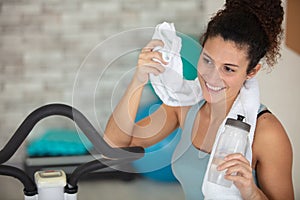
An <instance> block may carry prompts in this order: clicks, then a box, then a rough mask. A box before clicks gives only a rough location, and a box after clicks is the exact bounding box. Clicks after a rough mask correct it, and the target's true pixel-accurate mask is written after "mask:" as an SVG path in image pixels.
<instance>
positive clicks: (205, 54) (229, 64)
mask: <svg viewBox="0 0 300 200" xmlns="http://www.w3.org/2000/svg"><path fill="white" fill-rule="evenodd" d="M203 55H204V56H206V57H208V58H209V59H210V60H211V61H212V62H213V63H214V62H215V61H214V59H212V58H211V57H210V56H209V55H208V54H207V53H205V52H203ZM224 65H226V66H232V67H240V66H239V65H236V64H232V63H224Z"/></svg>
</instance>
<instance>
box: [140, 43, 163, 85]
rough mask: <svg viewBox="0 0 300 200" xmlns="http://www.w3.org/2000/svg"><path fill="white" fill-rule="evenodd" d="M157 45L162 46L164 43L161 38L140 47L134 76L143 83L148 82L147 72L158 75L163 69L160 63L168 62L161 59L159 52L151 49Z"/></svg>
mask: <svg viewBox="0 0 300 200" xmlns="http://www.w3.org/2000/svg"><path fill="white" fill-rule="evenodd" d="M157 46H164V43H163V42H162V41H161V40H152V41H151V42H149V43H148V44H147V45H146V47H144V48H143V49H142V51H141V53H140V55H139V59H138V64H137V70H136V73H135V77H136V78H137V79H138V80H139V81H140V82H141V83H143V84H146V83H147V82H148V79H149V73H152V74H154V75H159V74H160V73H162V72H164V71H165V68H164V67H163V66H162V65H161V64H168V63H167V62H165V61H164V60H163V58H162V54H161V53H160V52H157V51H152V50H153V49H154V48H155V47H157ZM155 60H158V61H159V62H161V63H159V62H158V61H155Z"/></svg>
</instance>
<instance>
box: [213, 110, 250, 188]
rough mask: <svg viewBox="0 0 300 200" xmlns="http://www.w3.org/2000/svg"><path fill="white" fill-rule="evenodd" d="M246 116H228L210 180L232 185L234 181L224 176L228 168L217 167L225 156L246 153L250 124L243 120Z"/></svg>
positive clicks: (223, 184) (228, 185) (225, 185)
mask: <svg viewBox="0 0 300 200" xmlns="http://www.w3.org/2000/svg"><path fill="white" fill-rule="evenodd" d="M243 119H244V116H241V115H238V117H237V119H232V118H228V119H227V120H226V123H225V130H224V132H223V133H221V135H220V138H219V141H218V144H217V147H216V151H215V154H214V157H213V160H212V162H211V166H210V169H209V173H208V181H210V182H212V183H215V184H218V185H222V186H224V187H231V185H232V181H230V180H227V179H225V178H224V175H225V172H226V170H223V171H218V170H217V167H218V166H219V165H220V164H222V162H224V157H226V156H227V155H228V154H232V153H241V154H243V155H245V151H246V147H247V144H248V137H247V136H248V133H249V131H250V127H251V126H250V125H249V124H247V123H245V122H243Z"/></svg>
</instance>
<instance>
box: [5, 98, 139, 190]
mask: <svg viewBox="0 0 300 200" xmlns="http://www.w3.org/2000/svg"><path fill="white" fill-rule="evenodd" d="M52 115H60V116H64V117H67V118H69V119H71V120H73V121H74V122H75V123H76V125H77V126H78V127H79V128H80V129H81V131H82V132H83V133H84V134H85V135H86V136H87V138H88V139H89V140H90V142H91V143H92V144H93V146H94V149H95V150H96V151H97V152H98V153H100V154H102V155H104V156H105V157H107V158H111V159H113V160H119V163H120V162H121V161H126V160H128V161H132V160H136V159H138V158H141V157H143V155H144V149H143V148H141V147H128V148H112V147H110V146H109V145H108V144H107V143H106V142H105V141H104V140H103V138H102V137H101V135H100V134H99V133H98V132H97V130H96V129H95V128H94V127H93V125H92V124H91V123H90V122H89V121H88V120H87V118H86V117H85V116H84V115H83V114H82V113H81V112H80V111H78V110H77V109H75V108H73V107H71V106H68V105H65V104H49V105H45V106H42V107H40V108H38V109H36V110H35V111H33V112H32V113H30V114H29V115H28V117H27V118H26V119H25V120H24V121H23V122H22V124H21V125H20V126H19V128H18V129H17V130H16V132H15V133H14V135H13V136H12V137H11V139H10V140H9V141H8V142H7V144H6V145H5V146H4V148H3V149H2V150H1V151H0V164H2V163H5V162H6V161H8V160H9V159H10V158H11V157H12V156H13V154H14V153H15V152H16V151H17V149H18V148H19V147H20V145H21V144H22V143H23V141H24V140H25V139H26V137H27V136H28V135H29V133H30V132H31V130H32V129H33V127H34V126H35V125H36V124H37V123H38V122H39V121H40V120H42V119H44V118H46V117H49V116H52ZM106 160H109V159H106ZM97 162H98V163H99V161H97ZM110 162H111V163H115V164H117V163H118V161H108V163H110ZM97 167H98V168H99V167H100V168H103V167H106V165H103V164H95V163H94V164H93V167H92V168H88V169H94V168H97ZM7 169H8V168H7V167H3V168H0V175H1V174H2V175H11V176H14V177H15V178H18V179H19V180H20V181H21V182H22V183H23V184H24V186H25V189H24V191H26V190H27V189H28V190H30V191H31V190H32V188H33V185H32V184H33V182H32V181H31V180H27V179H28V178H29V177H27V178H26V177H25V178H20V177H21V176H20V175H12V173H13V172H12V171H14V170H11V168H9V172H7ZM80 169H83V167H81V168H79V169H78V170H80ZM78 170H77V171H76V173H74V174H72V175H73V176H77V175H79V176H81V175H82V174H83V173H85V171H87V170H83V171H82V172H79V173H78ZM17 171H18V172H17V173H18V174H20V172H19V170H17ZM7 173H8V174H7ZM24 179H26V180H24ZM29 179H30V178H29ZM70 179H71V180H77V177H72V178H70ZM75 182H77V181H74V183H75ZM72 185H73V186H75V185H74V184H72Z"/></svg>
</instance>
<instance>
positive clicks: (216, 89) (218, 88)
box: [206, 83, 224, 91]
mask: <svg viewBox="0 0 300 200" xmlns="http://www.w3.org/2000/svg"><path fill="white" fill-rule="evenodd" d="M206 86H207V87H208V88H209V89H211V90H214V91H220V90H222V89H223V88H224V87H216V86H212V85H209V84H208V83H206Z"/></svg>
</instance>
